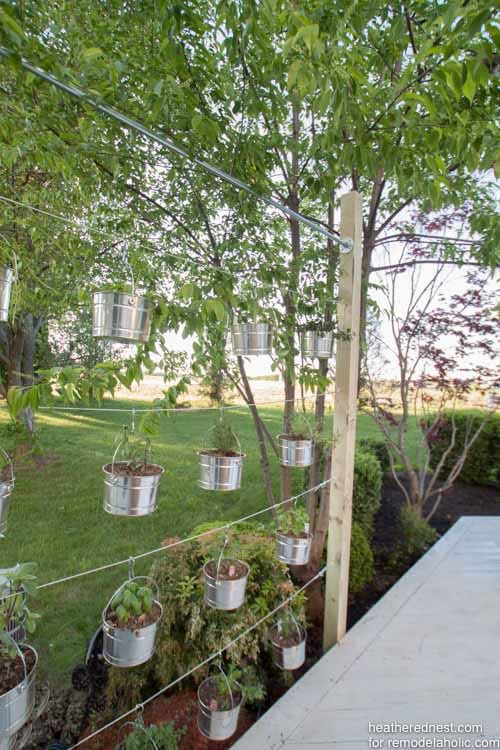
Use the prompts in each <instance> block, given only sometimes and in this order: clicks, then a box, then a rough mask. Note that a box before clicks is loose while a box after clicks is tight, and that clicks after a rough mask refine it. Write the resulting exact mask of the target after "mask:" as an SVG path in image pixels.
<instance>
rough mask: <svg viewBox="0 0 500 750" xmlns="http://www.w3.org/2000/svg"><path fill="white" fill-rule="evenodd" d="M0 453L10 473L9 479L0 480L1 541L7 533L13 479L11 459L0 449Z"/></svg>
mask: <svg viewBox="0 0 500 750" xmlns="http://www.w3.org/2000/svg"><path fill="white" fill-rule="evenodd" d="M0 453H1V454H2V455H3V456H4V458H5V459H6V461H7V466H8V467H9V471H10V479H0V539H2V538H3V537H4V536H5V534H6V533H7V516H8V513H9V505H10V496H11V495H12V490H13V489H14V484H15V479H14V467H13V465H12V459H11V457H10V456H9V454H8V453H7V452H6V451H4V449H3V448H0ZM2 471H3V470H2Z"/></svg>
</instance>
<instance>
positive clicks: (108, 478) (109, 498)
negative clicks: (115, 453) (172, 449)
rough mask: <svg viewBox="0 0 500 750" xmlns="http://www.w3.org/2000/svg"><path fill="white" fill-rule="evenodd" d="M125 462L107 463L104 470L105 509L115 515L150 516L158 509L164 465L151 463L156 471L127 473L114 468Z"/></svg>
mask: <svg viewBox="0 0 500 750" xmlns="http://www.w3.org/2000/svg"><path fill="white" fill-rule="evenodd" d="M122 463H124V462H117V463H115V464H113V463H111V464H106V465H105V466H103V467H102V470H103V472H104V510H105V511H106V513H110V514H111V515H113V516H148V515H150V514H151V513H153V512H154V511H155V510H156V504H157V494H158V487H159V484H160V479H161V477H162V475H163V471H164V469H163V467H162V466H159V465H158V464H151V467H152V468H154V469H155V470H156V473H154V474H149V475H145V476H142V475H133V474H130V475H125V474H118V473H115V471H114V469H115V468H116V467H119V466H120V465H121V464H122Z"/></svg>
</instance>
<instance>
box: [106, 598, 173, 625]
mask: <svg viewBox="0 0 500 750" xmlns="http://www.w3.org/2000/svg"><path fill="white" fill-rule="evenodd" d="M160 615H161V609H160V607H159V605H158V604H157V603H156V602H153V606H152V608H151V612H144V614H142V615H136V616H132V617H130V619H129V620H127V622H122V621H121V620H120V618H119V617H118V615H117V614H116V612H114V611H113V610H109V609H108V611H107V612H106V622H107V623H109V625H112V626H113V627H114V628H121V629H123V630H140V629H141V628H147V627H148V625H152V624H153V623H154V622H156V621H157V620H159V619H160Z"/></svg>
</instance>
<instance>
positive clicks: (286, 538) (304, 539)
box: [276, 531, 312, 565]
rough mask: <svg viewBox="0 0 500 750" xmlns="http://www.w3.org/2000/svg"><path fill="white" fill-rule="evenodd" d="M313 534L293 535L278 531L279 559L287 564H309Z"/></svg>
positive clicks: (277, 548) (277, 550) (277, 546)
mask: <svg viewBox="0 0 500 750" xmlns="http://www.w3.org/2000/svg"><path fill="white" fill-rule="evenodd" d="M311 544H312V534H309V533H308V534H305V535H304V536H293V535H291V534H285V533H283V532H282V531H278V532H276V553H277V556H278V560H280V562H284V563H286V564H287V565H307V563H308V562H309V556H310V554H311Z"/></svg>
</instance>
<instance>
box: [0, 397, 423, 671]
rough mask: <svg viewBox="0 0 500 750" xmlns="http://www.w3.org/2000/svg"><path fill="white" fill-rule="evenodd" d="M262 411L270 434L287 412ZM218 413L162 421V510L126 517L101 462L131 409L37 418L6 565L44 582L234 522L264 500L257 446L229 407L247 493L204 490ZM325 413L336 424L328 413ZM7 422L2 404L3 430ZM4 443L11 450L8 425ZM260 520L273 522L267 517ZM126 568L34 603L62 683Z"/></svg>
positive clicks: (244, 415)
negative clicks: (206, 446)
mask: <svg viewBox="0 0 500 750" xmlns="http://www.w3.org/2000/svg"><path fill="white" fill-rule="evenodd" d="M103 406H109V407H113V408H117V409H118V408H128V409H130V408H132V407H135V408H137V409H140V408H145V407H147V406H148V404H147V403H143V402H139V401H136V402H131V401H123V402H120V401H114V402H108V403H106V404H103ZM216 414H217V412H215V415H216ZM263 414H264V416H265V418H266V421H267V424H268V425H269V427H270V429H271V431H272V432H273V433H278V432H279V429H280V421H281V412H280V410H278V409H270V408H267V409H265V410H264V411H263ZM138 416H139V415H138ZM214 419H215V416H214V412H179V413H176V414H172V415H170V416H169V417H164V418H162V424H161V429H160V434H159V436H158V437H157V438H155V439H154V441H153V460H154V461H155V462H157V463H160V464H162V465H163V466H164V467H165V474H164V476H163V479H162V481H161V484H160V491H159V507H158V509H157V511H156V512H155V513H154V514H153V515H151V516H148V517H145V518H120V517H115V516H110V515H108V514H107V513H105V512H104V511H103V508H102V495H103V474H102V469H101V467H102V466H103V464H105V463H107V462H109V461H110V460H111V456H112V451H113V441H114V439H115V437H116V435H117V433H119V430H120V428H121V426H122V425H123V424H128V425H130V422H131V417H130V415H127V414H124V413H110V412H106V411H100V412H99V411H95V412H83V411H82V412H78V411H64V412H62V411H50V412H49V411H45V412H42V415H41V416H40V418H39V422H38V424H39V431H40V448H41V456H40V458H39V463H41V466H39V467H38V468H37V467H36V466H35V465H34V463H33V462H32V461H30V460H24V461H22V462H19V463H18V464H17V466H16V487H15V491H14V494H13V496H12V502H11V509H10V513H9V522H8V533H7V538H6V539H4V540H1V541H0V567H8V566H11V565H14V564H15V563H17V562H23V561H24V562H25V561H35V562H36V563H37V564H38V582H39V583H45V582H47V581H51V580H54V579H57V578H61V577H65V576H68V575H72V574H74V573H77V572H79V571H82V570H88V569H92V568H95V567H98V566H100V565H105V564H107V563H111V562H113V561H115V560H121V559H125V558H128V557H129V556H131V555H136V554H139V553H141V552H144V551H146V550H148V549H152V548H154V547H158V546H160V545H161V542H162V540H164V539H165V538H167V537H172V536H176V535H181V536H185V535H188V534H189V533H190V531H191V530H192V529H193V528H194V527H195V526H197V525H198V524H200V523H204V522H207V521H214V520H219V519H221V520H228V521H229V520H234V519H237V518H240V517H242V516H245V515H247V514H249V513H252V512H253V511H255V510H258V509H259V508H263V507H265V505H266V500H265V494H264V491H263V487H262V481H261V474H260V464H259V457H258V450H257V445H256V441H255V438H254V433H253V428H252V420H251V417H250V415H249V413H248V411H247V410H246V408H245V407H241V409H240V408H238V409H237V410H234V411H233V412H232V424H233V426H234V428H235V430H236V432H237V433H238V435H239V438H240V440H241V445H242V449H243V451H244V452H245V453H246V454H247V459H246V461H245V465H244V471H243V482H242V488H241V490H240V491H238V492H229V493H220V492H218V493H215V492H207V491H205V490H202V489H200V488H199V487H198V483H197V480H198V457H197V455H196V452H197V450H199V449H200V448H201V447H203V443H204V440H205V437H206V434H207V431H208V430H209V428H210V427H211V426H212V424H213V422H214ZM328 419H329V423H328V425H327V429H328V430H329V429H331V413H330V415H329V417H328ZM7 422H8V417H7V412H6V409H5V408H3V409H1V410H0V423H1V425H2V427H4V426H5V425H6V424H7ZM376 435H377V428H376V426H375V425H374V423H373V422H372V420H371V419H370V417H368V416H366V415H361V416H360V417H359V419H358V439H360V438H362V437H368V436H369V437H375V436H376ZM416 438H417V435H416V431H415V435H414V439H415V441H416ZM2 445H3V446H5V447H11V445H9V438H8V437H7V435H6V433H5V430H4V429H2ZM273 459H274V456H273V455H272V454H271V461H272V463H273V465H272V474H273V479H274V485H275V490H276V496H277V495H278V490H279V469H278V465H277V462H276V461H275V460H273ZM302 480H303V474H302V473H301V472H300V471H297V472H296V477H295V480H294V481H295V485H294V486H295V489H296V491H297V492H300V491H301V490H302V489H303V483H302ZM262 519H263V520H264V519H265V520H268V514H264V515H263V516H262ZM151 562H152V558H147V559H146V560H144V561H141V562H140V563H139V562H138V563H137V565H136V572H138V573H145V572H147V571H148V570H149V567H150V565H151ZM127 574H128V570H127V566H126V565H124V566H121V567H118V568H114V569H112V570H107V571H103V572H99V573H94V574H92V575H89V576H86V577H83V578H79V579H77V580H74V581H69V582H65V583H61V584H58V585H57V586H54V587H52V588H50V589H47V590H44V591H41V592H39V595H38V597H37V603H36V609H37V611H38V612H39V613H40V614H41V615H42V619H41V620H40V625H39V627H38V630H37V633H36V636H35V638H34V641H35V644H36V646H37V647H38V649H39V651H40V656H41V669H42V671H43V673H44V674H45V675H46V676H48V677H49V678H52V679H57V681H58V682H60V681H61V680H63V679H67V678H68V676H69V674H70V671H71V669H72V667H73V666H74V665H75V664H76V663H78V662H82V661H84V659H85V654H86V650H87V645H88V642H89V639H90V638H91V636H92V635H93V633H94V632H95V630H96V629H97V627H98V626H99V623H100V618H101V612H102V609H103V608H104V606H105V605H106V603H107V601H108V599H109V598H110V596H111V595H112V593H113V591H114V590H115V589H116V587H117V586H118V585H119V584H120V583H121V582H122V581H123V580H124V579H125V578H126V577H127Z"/></svg>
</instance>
